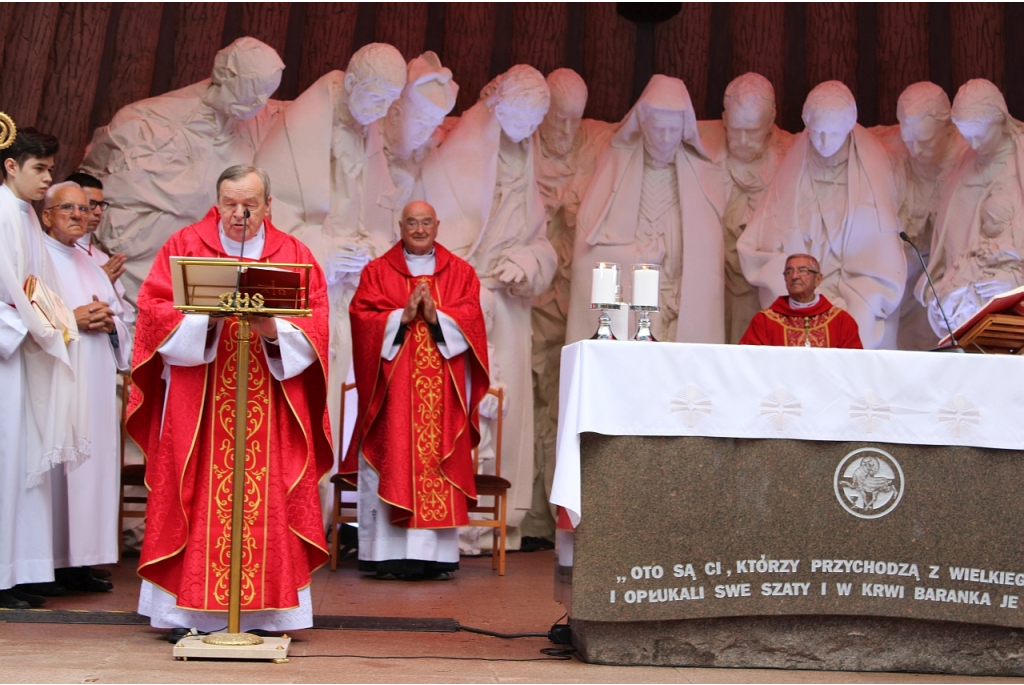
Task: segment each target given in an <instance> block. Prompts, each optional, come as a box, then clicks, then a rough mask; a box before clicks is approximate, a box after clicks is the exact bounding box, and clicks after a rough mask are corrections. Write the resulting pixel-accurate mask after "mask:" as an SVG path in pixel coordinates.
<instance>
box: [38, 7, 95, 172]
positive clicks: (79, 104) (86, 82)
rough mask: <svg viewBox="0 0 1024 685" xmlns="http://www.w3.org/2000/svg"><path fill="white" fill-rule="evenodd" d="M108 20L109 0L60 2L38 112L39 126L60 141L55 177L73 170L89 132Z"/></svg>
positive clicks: (83, 149) (89, 134)
mask: <svg viewBox="0 0 1024 685" xmlns="http://www.w3.org/2000/svg"><path fill="white" fill-rule="evenodd" d="M109 18H110V3H109V2H97V3H87V2H82V3H79V2H65V3H61V6H60V17H59V18H58V20H57V34H56V35H57V37H58V40H55V41H54V44H53V52H52V55H51V60H50V72H49V75H48V76H47V79H46V85H45V87H44V89H43V101H42V105H41V108H40V111H39V128H40V130H43V131H48V132H49V133H52V134H53V135H55V136H57V139H58V140H60V152H58V153H57V160H56V162H57V163H56V165H55V167H54V174H53V176H54V178H55V179H63V178H64V177H65V176H67V175H68V174H69V173H71V172H72V171H74V168H75V167H76V166H77V165H78V162H79V161H80V160H81V159H82V155H83V154H84V152H85V146H86V145H87V144H88V142H89V138H90V136H91V134H92V131H90V130H89V119H90V116H91V114H92V106H93V101H94V99H95V97H96V83H97V82H98V81H99V76H100V65H101V64H102V61H103V43H104V38H105V36H106V33H107V21H108V20H109Z"/></svg>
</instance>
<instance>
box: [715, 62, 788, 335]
mask: <svg viewBox="0 0 1024 685" xmlns="http://www.w3.org/2000/svg"><path fill="white" fill-rule="evenodd" d="M724 105H725V111H724V112H723V113H722V120H721V121H701V122H698V128H699V130H700V137H701V140H702V141H703V143H704V146H705V149H706V150H707V151H708V154H710V155H711V158H712V159H713V160H714V161H715V162H716V163H717V164H720V165H721V166H722V167H723V168H724V169H725V171H726V172H727V176H726V178H725V181H726V183H727V184H728V185H727V188H726V198H727V200H726V205H725V212H724V213H723V215H722V235H723V237H724V239H725V335H726V340H727V341H728V342H730V343H737V342H739V339H740V338H741V337H743V334H744V333H745V332H746V330H747V326H749V325H750V320H751V319H752V318H754V314H756V313H757V312H758V311H760V309H761V300H760V298H759V297H758V293H757V288H755V287H753V286H752V285H750V284H749V283H747V279H746V278H744V277H743V270H742V269H741V268H740V258H739V255H738V254H737V252H736V241H737V240H738V239H739V237H740V234H742V233H743V229H745V228H746V227H747V223H749V221H750V217H752V216H753V214H754V209H755V208H756V207H757V203H758V202H759V201H760V200H761V197H763V196H764V193H765V191H766V190H768V186H769V185H771V182H772V181H773V180H774V179H775V174H776V172H777V171H778V169H779V165H780V164H782V159H783V158H784V157H785V156H786V152H788V151H789V148H790V146H791V145H792V144H793V135H792V134H791V133H788V132H786V131H783V130H782V129H780V128H779V127H778V126H776V125H775V89H774V88H773V87H772V84H771V81H769V80H768V79H766V78H765V77H764V76H761V75H760V74H755V73H754V72H748V73H746V74H743V75H742V76H739V77H737V78H735V79H733V81H732V82H731V83H730V84H729V85H728V87H726V89H725V98H724Z"/></svg>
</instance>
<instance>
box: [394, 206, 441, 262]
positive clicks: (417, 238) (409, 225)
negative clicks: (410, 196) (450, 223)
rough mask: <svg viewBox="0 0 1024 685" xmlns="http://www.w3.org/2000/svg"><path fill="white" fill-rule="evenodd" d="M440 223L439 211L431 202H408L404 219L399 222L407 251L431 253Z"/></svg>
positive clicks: (404, 210) (410, 252)
mask: <svg viewBox="0 0 1024 685" xmlns="http://www.w3.org/2000/svg"><path fill="white" fill-rule="evenodd" d="M440 225H441V222H440V221H438V220H437V212H435V211H434V208H433V207H431V206H430V204H429V203H427V202H423V201H420V200H416V201H414V202H410V203H409V204H407V205H406V206H405V209H403V210H402V220H401V221H400V222H398V230H399V232H400V235H401V236H402V244H403V245H404V246H405V251H406V252H408V253H409V254H415V255H424V254H430V253H431V252H432V251H433V249H434V240H435V239H436V238H437V227H438V226H440Z"/></svg>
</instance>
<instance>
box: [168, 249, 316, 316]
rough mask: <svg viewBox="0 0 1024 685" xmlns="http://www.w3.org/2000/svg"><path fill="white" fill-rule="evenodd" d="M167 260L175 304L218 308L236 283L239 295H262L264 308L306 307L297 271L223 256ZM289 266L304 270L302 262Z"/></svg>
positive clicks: (291, 308)
mask: <svg viewBox="0 0 1024 685" xmlns="http://www.w3.org/2000/svg"><path fill="white" fill-rule="evenodd" d="M170 261H171V286H172V288H173V290H174V304H175V306H176V307H179V308H183V307H188V308H192V307H196V308H202V307H219V306H221V304H222V302H223V297H224V295H226V294H230V293H233V292H234V291H235V288H236V286H237V288H238V293H239V294H240V295H249V296H253V295H257V294H258V295H260V296H262V306H263V307H264V308H266V309H285V310H298V309H305V308H306V307H307V298H306V282H305V279H304V278H303V273H302V272H301V271H292V270H290V269H287V268H280V266H277V265H268V264H261V263H260V262H245V263H242V262H239V261H238V260H237V259H226V258H223V257H171V258H170ZM289 266H294V267H296V268H300V269H305V270H306V271H307V272H308V267H307V266H306V265H300V264H296V265H289ZM307 278H308V275H307Z"/></svg>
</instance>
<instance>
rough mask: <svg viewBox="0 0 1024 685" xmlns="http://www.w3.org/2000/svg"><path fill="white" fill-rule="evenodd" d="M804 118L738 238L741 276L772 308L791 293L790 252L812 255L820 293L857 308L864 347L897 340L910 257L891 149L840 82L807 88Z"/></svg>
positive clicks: (854, 311)
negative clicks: (786, 273)
mask: <svg viewBox="0 0 1024 685" xmlns="http://www.w3.org/2000/svg"><path fill="white" fill-rule="evenodd" d="M803 120H804V124H806V126H807V129H805V130H804V131H803V133H800V134H799V135H798V136H797V138H796V142H795V143H794V144H793V147H792V148H791V149H790V151H789V152H788V153H787V154H786V158H785V159H784V160H783V162H782V165H781V166H780V167H779V171H778V173H777V174H776V175H775V180H774V181H773V182H772V185H771V187H770V188H769V189H768V195H767V197H765V199H764V200H763V201H762V203H761V205H760V206H759V207H758V209H757V210H756V211H755V212H754V216H753V218H751V220H750V223H749V224H747V228H746V230H745V231H744V232H743V235H742V236H740V239H739V241H738V242H737V244H736V247H737V250H738V252H739V255H740V264H741V266H742V267H743V275H744V276H746V278H747V281H748V282H749V283H750V284H751V285H755V286H758V287H759V288H760V296H761V305H762V306H764V307H767V306H768V305H770V304H771V303H772V302H773V301H774V300H775V298H777V297H780V296H782V295H785V294H786V284H785V280H784V279H783V276H782V271H783V269H784V268H785V263H786V258H787V256H788V255H791V254H809V255H812V256H813V257H814V258H815V259H817V260H818V262H819V263H820V264H821V274H822V276H823V277H824V280H823V281H822V284H821V286H820V287H819V288H818V292H820V293H821V294H823V295H824V296H825V297H827V298H828V299H829V301H831V302H832V303H833V304H834V305H835V306H837V307H839V308H840V309H844V310H846V311H847V312H849V314H850V315H851V316H853V318H854V320H855V321H856V322H857V326H858V328H859V329H860V338H861V341H862V342H863V343H864V347H865V349H880V348H881V349H895V348H896V332H897V329H898V326H899V306H900V300H901V298H902V297H903V290H904V288H905V286H906V277H907V260H906V258H905V257H904V255H903V245H902V243H901V241H900V238H899V230H900V224H899V219H898V218H897V190H896V182H895V179H894V177H893V171H892V166H891V164H890V162H889V159H888V157H887V156H886V153H885V148H884V147H883V146H882V144H881V143H880V142H879V141H878V139H877V138H875V136H873V135H871V133H869V132H868V131H867V129H865V128H864V127H862V126H860V125H859V124H857V103H856V101H854V99H853V94H852V93H851V92H850V89H849V88H847V87H846V86H845V85H843V84H842V83H840V82H839V81H826V82H825V83H821V84H819V85H817V86H816V87H815V88H814V89H813V90H812V91H811V92H810V93H809V94H808V96H807V100H806V101H805V103H804V111H803Z"/></svg>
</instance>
